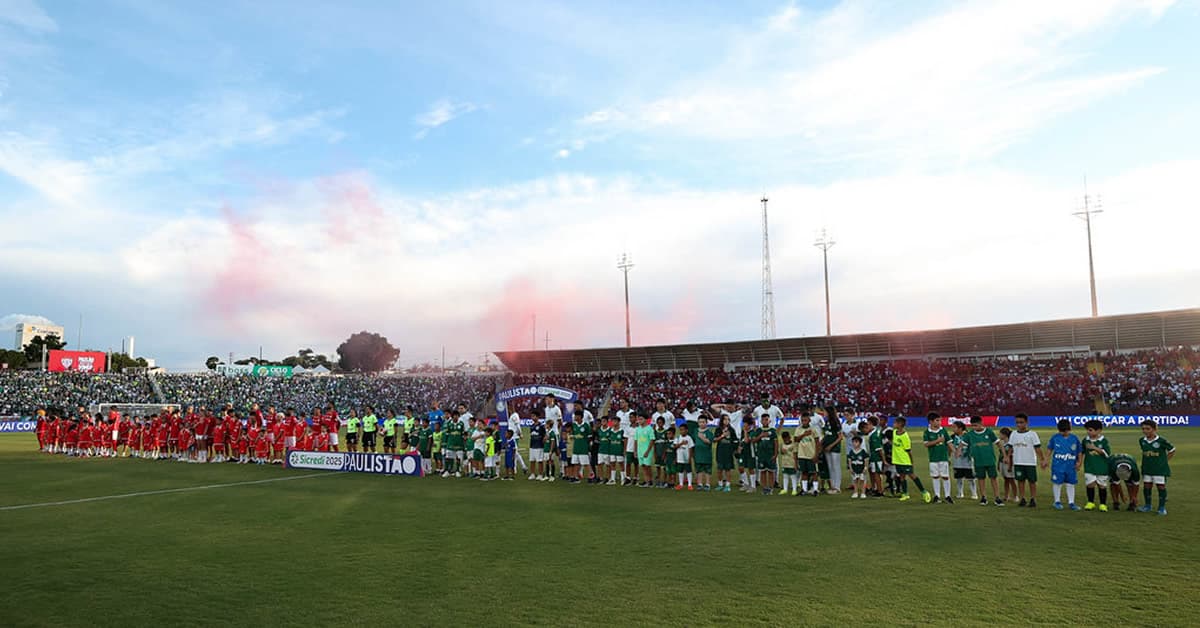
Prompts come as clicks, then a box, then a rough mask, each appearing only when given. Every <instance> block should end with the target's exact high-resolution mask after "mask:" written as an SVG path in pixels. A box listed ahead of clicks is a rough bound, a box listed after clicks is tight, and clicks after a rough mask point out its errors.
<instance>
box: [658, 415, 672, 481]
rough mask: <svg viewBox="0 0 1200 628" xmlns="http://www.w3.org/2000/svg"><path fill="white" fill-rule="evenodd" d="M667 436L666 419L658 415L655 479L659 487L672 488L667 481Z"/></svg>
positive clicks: (668, 441)
mask: <svg viewBox="0 0 1200 628" xmlns="http://www.w3.org/2000/svg"><path fill="white" fill-rule="evenodd" d="M669 443H670V440H669V439H668V438H667V423H666V419H664V418H662V417H658V418H657V419H655V425H654V476H655V477H654V479H655V484H654V485H655V486H656V487H658V488H670V485H669V484H668V483H667V462H668V460H667V445H668V444H669Z"/></svg>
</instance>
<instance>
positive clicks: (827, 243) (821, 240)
mask: <svg viewBox="0 0 1200 628" xmlns="http://www.w3.org/2000/svg"><path fill="white" fill-rule="evenodd" d="M834 244H837V243H836V242H834V241H833V238H831V237H829V234H828V233H826V232H825V230H824V229H821V235H820V237H818V238H817V241H816V242H814V243H813V246H815V247H817V248H818V249H821V259H822V261H823V263H824V266H825V335H826V336H831V335H833V334H832V329H833V328H832V325H831V324H830V321H829V249H831V248H833V245H834Z"/></svg>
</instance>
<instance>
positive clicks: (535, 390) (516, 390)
mask: <svg viewBox="0 0 1200 628" xmlns="http://www.w3.org/2000/svg"><path fill="white" fill-rule="evenodd" d="M546 395H554V398H555V399H561V400H563V401H575V400H577V399H579V395H577V394H576V393H575V391H573V390H568V389H566V388H559V387H558V386H547V385H545V384H530V385H527V386H513V387H512V388H507V389H505V390H502V391H500V394H498V395H496V400H497V401H510V400H512V399H520V398H522V397H545V396H546Z"/></svg>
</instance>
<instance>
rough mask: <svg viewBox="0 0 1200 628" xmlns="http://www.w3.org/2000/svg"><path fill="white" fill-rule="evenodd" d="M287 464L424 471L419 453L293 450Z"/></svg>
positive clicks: (392, 471)
mask: <svg viewBox="0 0 1200 628" xmlns="http://www.w3.org/2000/svg"><path fill="white" fill-rule="evenodd" d="M287 466H288V467H289V468H293V469H322V470H325V471H346V472H354V473H379V474H384V475H415V476H420V475H421V457H420V456H418V455H416V454H400V455H393V454H359V453H350V452H323V451H298V450H292V451H289V452H288V455H287Z"/></svg>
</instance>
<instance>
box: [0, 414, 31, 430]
mask: <svg viewBox="0 0 1200 628" xmlns="http://www.w3.org/2000/svg"><path fill="white" fill-rule="evenodd" d="M35 431H37V421H24V420H21V417H18V416H0V433H4V432H35Z"/></svg>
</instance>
